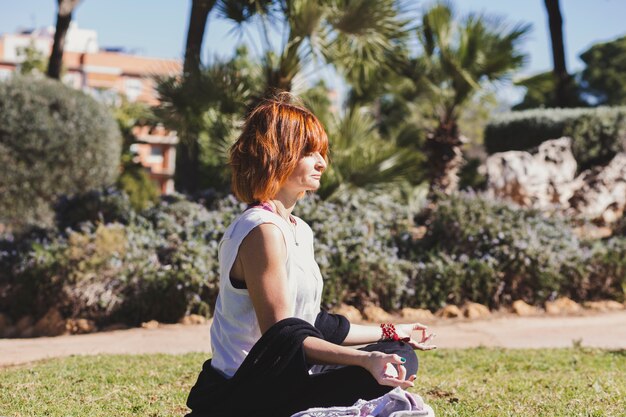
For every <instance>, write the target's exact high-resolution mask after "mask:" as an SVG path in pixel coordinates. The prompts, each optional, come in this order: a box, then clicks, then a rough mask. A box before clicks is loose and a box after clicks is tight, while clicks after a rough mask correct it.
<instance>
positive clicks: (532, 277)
mask: <svg viewBox="0 0 626 417" xmlns="http://www.w3.org/2000/svg"><path fill="white" fill-rule="evenodd" d="M625 242H626V240H625V239H614V240H610V241H608V242H602V241H599V242H586V241H581V240H580V239H578V237H577V236H576V235H575V234H574V233H573V229H572V227H571V225H570V224H569V223H568V222H567V221H565V220H564V219H561V218H558V217H556V216H550V217H548V216H547V215H545V214H543V213H541V212H539V211H536V210H532V209H522V208H519V207H517V206H513V205H509V204H508V203H504V202H498V201H494V200H491V199H490V198H487V197H484V196H480V195H476V194H472V193H460V194H458V195H454V196H451V197H449V198H444V199H442V200H441V201H440V203H439V205H438V206H437V208H436V209H435V210H434V211H433V213H432V214H431V216H430V218H429V227H428V231H427V233H426V235H425V237H424V238H423V239H422V240H420V241H417V242H415V244H414V245H413V246H412V247H411V257H412V259H414V260H415V261H416V262H417V268H416V270H415V272H414V275H413V276H412V279H411V282H410V284H409V285H411V286H413V287H414V289H415V298H414V299H413V300H406V301H405V302H406V303H408V304H417V305H420V306H425V307H429V308H433V309H434V308H438V307H440V306H441V305H444V304H447V303H455V304H460V303H462V302H464V301H468V300H470V301H477V302H480V303H484V304H488V305H490V306H492V307H497V306H499V305H503V304H504V305H507V304H509V303H510V302H511V301H513V300H516V299H524V300H526V301H527V302H531V303H541V302H544V301H545V300H548V299H550V298H552V297H554V296H556V295H565V296H570V297H572V298H575V299H579V300H583V299H590V298H603V297H604V298H617V299H621V298H623V294H624V289H623V285H624V283H625V282H626V268H625V265H626V261H624V259H626V258H625V257H624V255H626V253H625V252H624V250H625V248H626V245H625Z"/></svg>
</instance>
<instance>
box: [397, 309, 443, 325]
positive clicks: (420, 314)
mask: <svg viewBox="0 0 626 417" xmlns="http://www.w3.org/2000/svg"><path fill="white" fill-rule="evenodd" d="M400 314H401V316H402V320H403V321H407V322H411V323H414V322H429V321H433V320H434V319H435V315H434V314H433V313H431V312H430V310H426V309H423V308H409V307H405V308H403V309H402V310H401V311H400Z"/></svg>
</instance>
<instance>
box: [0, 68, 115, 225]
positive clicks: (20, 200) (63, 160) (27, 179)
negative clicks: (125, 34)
mask: <svg viewBox="0 0 626 417" xmlns="http://www.w3.org/2000/svg"><path fill="white" fill-rule="evenodd" d="M120 152H121V137H120V132H119V129H118V126H117V124H116V122H115V120H114V119H113V117H112V115H111V114H110V112H109V110H108V109H107V108H106V107H105V106H103V105H101V104H100V103H98V102H97V101H95V100H94V99H93V98H91V97H89V96H88V95H86V94H84V93H82V92H80V91H77V90H74V89H72V88H70V87H68V86H66V85H64V84H62V83H61V82H58V81H53V80H50V79H45V78H44V79H40V78H30V77H12V78H10V79H9V80H7V81H2V82H0V190H1V192H0V223H6V224H10V225H12V226H13V227H17V228H19V227H21V226H27V225H32V224H39V225H46V224H47V225H49V224H50V223H51V221H52V210H51V209H50V205H51V204H53V203H54V201H55V200H56V199H57V196H59V195H63V194H72V193H77V192H85V191H88V190H90V189H93V188H100V187H102V186H107V185H111V184H113V183H114V182H115V178H116V177H117V174H118V169H119V163H120Z"/></svg>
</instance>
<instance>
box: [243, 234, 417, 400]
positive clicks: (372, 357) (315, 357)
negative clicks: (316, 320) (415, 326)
mask: <svg viewBox="0 0 626 417" xmlns="http://www.w3.org/2000/svg"><path fill="white" fill-rule="evenodd" d="M238 257H239V260H240V262H241V266H242V270H243V275H244V277H243V278H244V280H245V282H246V286H247V288H248V293H249V295H250V299H251V301H252V305H253V307H254V310H255V313H256V316H257V320H258V322H259V327H260V329H261V332H262V333H265V332H266V331H267V330H268V329H269V328H270V327H271V326H272V325H274V324H275V323H277V322H278V321H280V320H282V319H285V318H288V317H290V316H291V314H292V312H293V306H291V305H290V304H289V301H288V300H287V271H286V268H285V262H286V260H287V249H286V247H285V241H284V239H283V235H282V232H281V231H280V229H278V227H277V226H275V225H273V224H269V223H268V224H262V225H260V226H257V227H256V228H254V229H253V230H252V231H251V232H250V233H249V234H248V236H246V238H245V239H244V240H243V242H242V243H241V245H240V247H239V254H238ZM303 347H304V352H305V355H306V357H307V360H308V361H309V362H311V363H323V364H337V365H357V366H362V367H363V368H365V369H367V370H368V371H369V372H370V373H371V374H372V375H373V376H374V378H376V380H377V381H378V383H380V384H383V385H391V386H401V387H403V388H407V387H411V386H413V382H412V380H405V379H404V378H405V377H406V370H405V369H404V366H402V363H403V359H402V358H400V357H399V356H398V355H391V354H386V353H381V352H364V351H359V350H356V349H353V348H349V347H345V346H339V345H335V344H332V343H329V342H327V341H325V340H323V339H319V338H315V337H307V338H306V339H305V340H304V343H303ZM394 365H395V366H396V368H397V372H391V373H390V372H389V366H394Z"/></svg>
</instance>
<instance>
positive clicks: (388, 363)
mask: <svg viewBox="0 0 626 417" xmlns="http://www.w3.org/2000/svg"><path fill="white" fill-rule="evenodd" d="M403 363H404V360H403V358H401V357H400V356H398V355H395V354H388V353H382V352H370V353H369V355H367V356H366V357H365V360H364V363H363V367H364V368H365V369H367V370H368V371H369V373H371V374H372V376H373V377H374V379H376V382H378V383H379V384H380V385H387V386H391V387H401V388H409V387H412V386H414V384H413V381H414V380H415V375H411V377H410V378H409V379H405V378H406V368H405V367H404V365H403Z"/></svg>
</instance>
